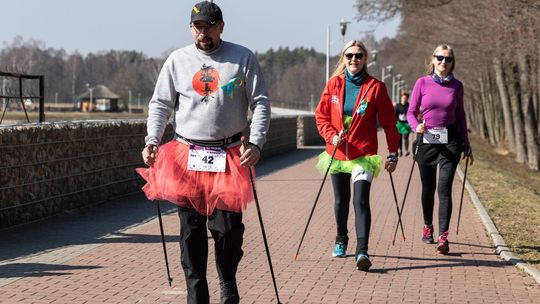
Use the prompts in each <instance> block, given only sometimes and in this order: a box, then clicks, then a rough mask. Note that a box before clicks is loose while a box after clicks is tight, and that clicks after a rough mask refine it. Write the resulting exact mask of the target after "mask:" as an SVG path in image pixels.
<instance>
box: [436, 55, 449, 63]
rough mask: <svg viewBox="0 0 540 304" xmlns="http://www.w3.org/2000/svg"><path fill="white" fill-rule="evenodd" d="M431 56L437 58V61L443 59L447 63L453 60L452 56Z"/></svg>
mask: <svg viewBox="0 0 540 304" xmlns="http://www.w3.org/2000/svg"><path fill="white" fill-rule="evenodd" d="M433 57H435V58H437V61H443V59H444V61H446V62H448V63H452V61H454V57H446V56H442V55H433Z"/></svg>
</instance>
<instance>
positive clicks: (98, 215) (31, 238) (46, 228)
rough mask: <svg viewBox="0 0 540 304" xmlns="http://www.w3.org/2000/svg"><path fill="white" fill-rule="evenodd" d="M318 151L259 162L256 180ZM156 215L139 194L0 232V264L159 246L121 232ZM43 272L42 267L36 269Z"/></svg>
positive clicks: (171, 208)
mask: <svg viewBox="0 0 540 304" xmlns="http://www.w3.org/2000/svg"><path fill="white" fill-rule="evenodd" d="M321 151H322V147H308V148H301V149H297V150H295V151H291V152H287V153H284V154H282V155H278V156H274V157H271V158H268V159H263V160H262V161H261V162H260V163H259V164H258V165H257V167H256V169H257V176H258V177H260V176H264V175H268V174H270V173H272V172H275V171H278V170H282V169H285V168H287V167H289V166H292V165H294V164H295V163H297V162H300V161H304V160H306V159H309V158H311V157H313V156H315V155H318V154H319V153H321ZM160 206H161V211H162V214H164V215H165V214H170V213H173V212H176V206H175V205H173V204H171V203H162V204H160ZM156 214H157V213H156V208H155V206H154V204H153V203H151V202H150V201H148V200H147V199H146V197H145V196H144V195H143V194H142V193H140V194H135V195H130V196H126V197H124V198H119V199H115V200H112V201H109V202H105V203H103V204H99V205H95V206H92V207H89V208H85V209H81V210H78V211H74V212H70V213H66V214H61V215H57V216H55V217H52V218H48V219H44V220H41V221H37V222H33V223H29V224H26V225H21V226H17V227H13V228H8V229H4V230H1V231H0V263H2V262H6V260H12V259H15V258H21V257H26V256H29V255H35V254H39V253H42V252H49V251H52V250H55V249H58V248H61V247H64V246H70V245H86V244H104V243H120V242H130V243H159V242H161V237H160V236H159V235H141V234H130V233H125V232H123V231H124V230H127V229H128V228H130V227H132V226H134V225H140V224H143V223H145V222H148V221H150V220H152V219H154V218H155V217H156ZM156 229H157V228H156ZM177 240H178V236H177V235H174V236H170V235H168V236H166V241H167V242H176V241H177ZM10 265H13V264H10ZM53 266H54V265H53ZM2 267H5V266H2ZM44 268H46V267H41V268H39V269H44ZM44 271H47V270H44ZM2 273H3V272H1V273H0V275H1V274H2Z"/></svg>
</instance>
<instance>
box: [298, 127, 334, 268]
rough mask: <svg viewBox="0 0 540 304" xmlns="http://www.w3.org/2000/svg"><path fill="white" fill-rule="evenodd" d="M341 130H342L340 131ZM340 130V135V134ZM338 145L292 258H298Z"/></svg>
mask: <svg viewBox="0 0 540 304" xmlns="http://www.w3.org/2000/svg"><path fill="white" fill-rule="evenodd" d="M342 132H343V131H342ZM342 132H340V133H339V134H340V136H341V134H342ZM337 148H338V146H337V145H336V146H335V147H334V152H332V158H330V164H329V165H328V168H327V169H326V172H325V173H324V177H323V179H322V183H321V187H320V188H319V192H318V193H317V197H316V198H315V202H314V203H313V207H312V208H311V212H310V213H309V217H308V220H307V223H306V228H304V233H302V238H301V239H300V244H298V249H296V254H295V255H294V260H295V261H296V259H298V253H299V252H300V247H302V242H303V241H304V237H305V236H306V232H307V229H308V226H309V222H310V221H311V217H312V216H313V211H315V206H317V202H318V201H319V196H320V195H321V191H322V189H323V186H324V182H325V181H326V176H327V175H328V172H329V171H330V167H331V166H332V162H333V161H334V156H335V155H336V151H337Z"/></svg>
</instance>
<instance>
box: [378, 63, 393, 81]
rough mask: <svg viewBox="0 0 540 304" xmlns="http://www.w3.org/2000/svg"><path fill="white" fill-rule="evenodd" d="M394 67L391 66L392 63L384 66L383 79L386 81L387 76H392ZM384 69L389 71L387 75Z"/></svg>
mask: <svg viewBox="0 0 540 304" xmlns="http://www.w3.org/2000/svg"><path fill="white" fill-rule="evenodd" d="M393 68H394V67H393V66H391V65H387V66H385V67H383V68H382V73H381V74H382V75H381V81H382V82H384V81H385V80H386V78H388V77H390V76H392V69H393ZM384 71H388V74H386V75H385V73H384Z"/></svg>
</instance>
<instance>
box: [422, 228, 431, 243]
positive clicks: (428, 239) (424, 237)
mask: <svg viewBox="0 0 540 304" xmlns="http://www.w3.org/2000/svg"><path fill="white" fill-rule="evenodd" d="M422 242H424V243H426V244H433V225H425V226H424V234H423V235H422Z"/></svg>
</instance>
